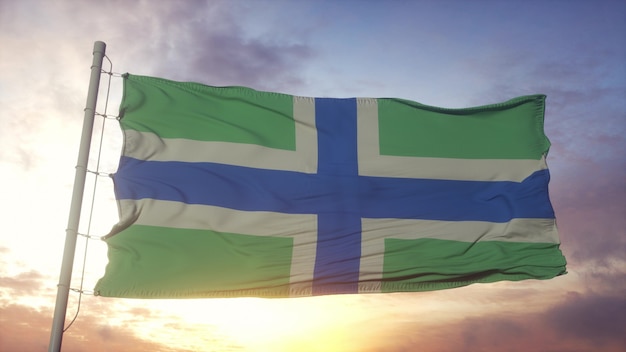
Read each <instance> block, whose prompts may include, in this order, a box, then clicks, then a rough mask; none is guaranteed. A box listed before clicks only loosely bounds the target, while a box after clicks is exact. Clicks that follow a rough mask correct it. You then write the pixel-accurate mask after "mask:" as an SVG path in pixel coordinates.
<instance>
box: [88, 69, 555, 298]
mask: <svg viewBox="0 0 626 352" xmlns="http://www.w3.org/2000/svg"><path fill="white" fill-rule="evenodd" d="M544 106H545V96H544V95H531V96H523V97H518V98H515V99H512V100H509V101H506V102H504V103H499V104H493V105H487V106H480V107H472V108H464V109H447V108H439V107H433V106H427V105H423V104H419V103H416V102H413V101H409V100H403V99H392V98H384V99H380V98H379V99H375V98H347V99H343V98H342V99H338V98H310V97H299V96H291V95H287V94H280V93H272V92H262V91H256V90H253V89H250V88H245V87H212V86H206V85H202V84H198V83H189V82H174V81H169V80H165V79H161V78H152V77H145V76H136V75H129V74H126V75H125V77H124V93H123V98H122V103H121V106H120V116H121V119H120V124H121V128H122V130H123V133H124V147H123V152H122V156H121V160H120V163H119V168H118V170H117V172H116V173H115V175H114V176H113V179H114V185H115V195H116V198H117V203H118V208H119V214H120V221H119V223H118V224H117V225H115V226H114V228H113V230H112V231H111V232H110V233H109V234H108V235H107V236H106V239H105V241H106V243H107V246H108V258H109V263H108V265H107V267H106V270H105V274H104V276H103V277H102V278H101V279H100V280H99V281H98V282H97V284H96V287H95V293H96V295H101V296H109V297H135V298H184V297H189V298H192V297H240V296H256V297H296V296H311V295H328V294H344V293H373V292H407V291H428V290H438V289H446V288H453V287H459V286H464V285H469V284H472V283H488V282H495V281H500V280H512V281H516V280H524V279H550V278H553V277H555V276H557V275H561V274H564V273H565V264H566V262H565V258H564V257H563V255H562V254H561V251H560V249H559V238H558V234H557V229H556V223H555V216H554V211H553V209H552V206H551V203H550V200H549V196H548V182H549V177H550V176H549V172H548V169H547V166H546V160H545V158H546V155H547V152H548V149H549V146H550V143H549V141H548V139H547V137H546V136H545V134H544V131H543V119H544Z"/></svg>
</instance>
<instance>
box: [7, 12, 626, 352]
mask: <svg viewBox="0 0 626 352" xmlns="http://www.w3.org/2000/svg"><path fill="white" fill-rule="evenodd" d="M624 33H626V1H612V0H598V1H575V0H572V1H565V0H548V1H538V0H530V1H518V0H510V1H487V0H477V1H453V0H444V1H308V0H298V1H283V0H273V1H272V0H260V1H243V0H236V1H177V2H174V1H165V0H157V1H115V0H107V1H98V2H92V1H71V0H67V1H61V0H57V1H36V0H23V1H17V0H15V1H11V0H0V44H1V45H2V47H1V50H0V106H1V107H2V113H0V175H2V176H1V177H2V180H3V181H4V182H2V184H1V185H0V207H1V210H2V214H3V217H2V219H3V220H4V227H3V228H4V231H2V232H0V350H16V349H18V348H19V350H25V351H40V350H43V349H44V347H45V345H46V344H47V343H48V338H49V329H50V325H51V319H52V309H53V305H54V295H55V294H56V284H57V282H58V270H59V268H60V262H61V253H62V249H63V241H64V236H65V231H64V230H65V227H66V222H67V212H68V209H69V203H70V194H71V186H72V182H73V175H74V166H75V163H76V155H77V148H78V141H79V136H80V129H81V124H82V116H83V108H84V104H85V97H86V91H87V83H88V78H89V66H90V64H91V50H92V47H93V42H94V41H96V40H102V41H104V42H106V43H107V45H108V47H107V54H108V56H109V57H110V59H111V60H112V61H113V64H114V66H113V71H115V72H131V73H134V74H140V75H152V76H160V77H164V78H170V79H175V80H184V81H199V82H202V83H206V84H210V85H243V86H250V87H252V88H256V89H263V90H272V91H279V92H284V93H288V94H294V95H307V96H332V97H352V96H368V97H399V98H405V99H410V100H414V101H418V102H421V103H424V104H428V105H437V106H443V107H468V106H474V105H481V104H490V103H496V102H501V101H504V100H507V99H510V98H512V97H515V96H519V95H526V94H535V93H544V94H547V96H548V98H547V106H546V122H545V129H546V133H547V135H548V137H549V138H550V140H551V141H552V148H551V150H550V154H549V156H548V165H549V166H550V171H551V175H552V180H551V183H550V193H551V198H552V202H553V205H554V207H555V212H556V215H557V222H558V226H559V231H560V236H561V241H562V246H561V249H562V250H563V252H564V254H565V256H566V258H567V259H568V271H569V273H568V274H567V275H565V276H563V277H559V278H556V279H553V280H549V281H545V282H544V281H542V282H534V281H525V282H521V283H497V284H489V285H472V286H469V287H466V288H460V289H454V290H447V291H440V292H436V293H419V294H381V295H361V296H344V297H328V298H325V297H321V298H313V299H295V300H270V301H267V300H254V299H248V300H230V301H229V300H202V301H137V300H111V299H103V298H98V297H93V296H85V297H83V306H82V308H81V313H80V315H79V318H78V320H77V321H76V323H75V325H74V326H73V327H72V328H71V329H70V330H69V331H68V333H66V336H65V338H64V346H65V348H66V350H68V351H79V350H85V349H87V348H89V349H90V350H93V351H106V350H124V349H128V346H133V350H146V351H147V350H151V351H154V350H169V351H185V350H206V351H212V350H215V351H222V350H231V351H281V350H283V351H289V350H296V349H297V350H302V351H410V350H413V347H414V346H416V345H419V346H422V347H421V350H423V351H463V350H466V351H473V350H483V351H502V350H511V351H527V350H545V349H547V348H548V347H549V348H550V349H552V350H555V351H588V350H596V349H602V350H606V351H621V350H624V349H625V348H626V341H625V340H624V337H623V336H625V333H626V331H625V330H624V328H623V327H624V326H626V321H625V320H624V316H626V300H624V298H623V292H624V290H625V289H626V260H625V256H624V254H625V253H626V218H625V217H624V214H626V202H625V201H624V199H626V113H625V112H626V98H625V97H626V38H625V35H624ZM104 88H105V87H104V86H103V87H102V91H104V90H105V89H104ZM120 88H121V81H120V80H119V79H116V78H114V79H113V80H112V86H111V97H110V100H109V106H108V109H109V113H110V114H115V113H116V112H117V111H116V110H117V106H118V104H119V98H120V94H121V89H120ZM103 109H104V96H103V95H101V99H100V104H99V110H100V111H102V110H103ZM99 123H100V122H99V121H98V122H97V124H96V126H97V127H96V132H98V133H99V132H100V127H99V126H100V124H99ZM105 137H106V140H105V143H104V155H103V161H102V163H101V165H102V168H103V171H107V172H114V171H115V168H116V165H117V158H118V157H119V152H120V148H121V136H120V133H119V130H118V128H117V126H116V125H115V123H109V124H107V127H106V128H105ZM98 139H99V138H96V141H95V142H96V143H97V141H98ZM93 162H94V160H92V164H93ZM92 182H93V180H91V179H90V180H89V181H88V185H89V187H88V188H89V189H88V192H89V191H90V188H91V184H92ZM97 184H98V187H99V188H98V194H97V196H96V200H97V201H96V203H95V204H96V211H97V213H96V214H97V215H96V216H95V217H94V219H93V221H92V226H91V231H92V233H93V234H96V235H102V234H105V233H106V232H107V231H108V230H109V229H110V227H111V226H112V225H113V224H114V223H115V221H116V220H117V210H116V207H115V204H114V202H113V194H112V191H111V185H110V180H108V179H106V178H105V179H102V180H99V181H97ZM85 203H86V204H90V199H88V200H86V202H85ZM86 226H87V224H86V218H85V217H84V219H83V223H82V224H81V227H82V230H85V228H86ZM79 246H80V247H79V251H78V253H77V258H79V259H80V260H79V259H77V262H79V261H82V248H83V247H82V246H84V244H83V243H82V242H79ZM88 254H89V255H88V258H89V260H88V262H87V269H86V276H85V285H86V287H87V288H91V287H92V286H93V284H95V281H96V280H97V279H98V278H99V277H100V275H101V274H102V271H103V270H104V264H105V263H106V248H105V246H104V245H103V244H101V243H94V244H90V248H89V252H88ZM79 273H80V265H78V264H77V266H76V267H75V275H74V276H75V278H74V280H73V282H74V284H75V285H78V284H79V283H80V275H79ZM75 310H76V296H73V298H72V299H71V300H70V308H69V311H70V313H73V312H74V311H75ZM15 321H20V322H21V324H15ZM285 322H286V323H285Z"/></svg>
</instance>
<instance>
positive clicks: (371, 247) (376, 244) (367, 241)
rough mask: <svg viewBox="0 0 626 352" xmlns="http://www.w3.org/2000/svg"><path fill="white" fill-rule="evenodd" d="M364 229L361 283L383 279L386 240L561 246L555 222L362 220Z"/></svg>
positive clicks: (544, 220)
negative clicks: (552, 244)
mask: <svg viewBox="0 0 626 352" xmlns="http://www.w3.org/2000/svg"><path fill="white" fill-rule="evenodd" d="M361 226H362V240H361V265H360V275H359V281H364V280H370V281H371V280H381V279H382V273H383V261H384V254H385V239H387V238H393V239H404V240H414V239H422V238H431V239H440V240H451V241H462V242H481V241H500V242H529V243H559V237H558V233H557V229H556V220H555V219H513V220H511V221H510V222H508V223H493V222H484V221H435V220H412V219H362V220H361ZM364 289H365V287H364ZM370 289H371V288H370ZM368 290H369V289H368ZM368 292H371V291H368Z"/></svg>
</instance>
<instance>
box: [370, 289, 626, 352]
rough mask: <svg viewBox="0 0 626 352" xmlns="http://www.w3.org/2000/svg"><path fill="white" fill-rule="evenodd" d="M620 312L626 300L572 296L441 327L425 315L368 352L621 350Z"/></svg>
mask: <svg viewBox="0 0 626 352" xmlns="http://www.w3.org/2000/svg"><path fill="white" fill-rule="evenodd" d="M539 297H540V296H539ZM536 303H537V304H540V302H536ZM503 304H504V305H505V306H506V303H505V302H503ZM531 308H532V307H531ZM624 311H626V298H624V297H620V296H619V295H615V294H613V295H604V294H594V293H593V292H590V293H587V294H580V293H573V292H571V293H567V294H565V295H563V296H562V297H561V303H558V304H557V305H555V306H552V307H548V308H545V309H543V310H541V311H538V312H537V311H532V312H528V310H524V308H517V309H506V307H504V309H503V310H501V311H500V312H499V313H495V314H494V313H491V314H484V315H478V316H470V317H467V318H461V319H457V320H456V322H454V321H452V322H450V323H446V324H429V323H428V321H429V320H430V318H433V317H427V316H424V317H422V319H421V320H422V321H423V322H422V323H409V324H405V325H404V326H402V325H399V326H398V325H396V326H394V327H395V330H396V331H395V333H394V334H390V335H388V336H386V338H384V339H382V340H383V341H386V345H383V346H372V347H371V348H370V349H368V350H367V351H368V352H370V351H371V352H374V351H386V352H400V351H415V350H420V351H429V352H431V351H437V352H447V351H455V352H456V351H468V352H473V351H512V352H513V351H520V352H521V351H554V352H557V351H563V352H565V351H569V352H577V351H580V352H583V351H596V350H602V351H607V352H612V351H614V352H618V351H623V350H624V349H625V348H626V339H625V337H624V336H626V329H625V328H624V327H625V326H626V315H624V314H623V313H624Z"/></svg>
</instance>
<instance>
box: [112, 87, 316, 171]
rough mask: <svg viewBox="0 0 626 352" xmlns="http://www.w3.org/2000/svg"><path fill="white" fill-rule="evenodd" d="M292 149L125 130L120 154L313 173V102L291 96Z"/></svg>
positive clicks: (155, 159)
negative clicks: (293, 141) (293, 139)
mask: <svg viewBox="0 0 626 352" xmlns="http://www.w3.org/2000/svg"><path fill="white" fill-rule="evenodd" d="M293 116H294V120H295V138H296V150H295V151H290V150H282V149H274V148H268V147H264V146H260V145H255V144H243V143H230V142H216V141H196V140H189V139H180V138H161V137H159V136H157V135H156V134H154V133H151V132H139V131H135V130H125V131H124V135H125V142H124V155H125V156H129V157H132V158H135V159H141V160H152V161H184V162H214V163H220V164H227V165H237V166H246V167H254V168H262V169H272V170H288V171H297V172H305V173H314V172H317V131H316V130H315V101H314V99H313V98H304V97H294V100H293Z"/></svg>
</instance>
